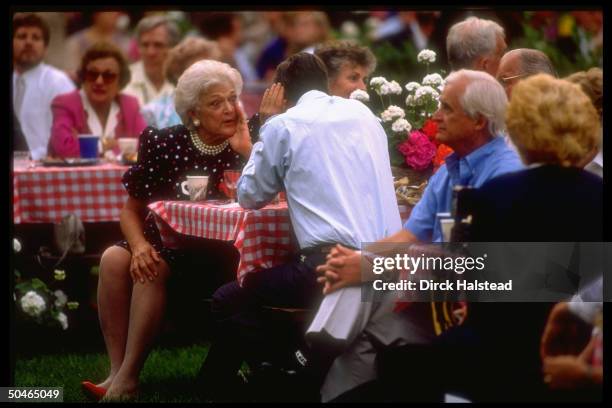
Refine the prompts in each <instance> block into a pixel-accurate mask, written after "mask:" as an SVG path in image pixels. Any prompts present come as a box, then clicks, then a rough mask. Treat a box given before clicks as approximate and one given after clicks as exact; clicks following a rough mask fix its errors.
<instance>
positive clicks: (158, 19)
mask: <svg viewBox="0 0 612 408" xmlns="http://www.w3.org/2000/svg"><path fill="white" fill-rule="evenodd" d="M161 25H163V26H165V27H166V32H167V33H168V46H169V47H174V46H175V45H176V44H178V42H179V41H180V39H181V32H180V31H179V28H178V26H177V25H176V23H175V22H174V21H173V20H172V19H170V18H169V17H167V16H163V15H154V16H149V17H145V18H143V19H142V20H140V21H139V22H138V24H137V25H136V29H135V33H136V38H137V39H138V40H140V36H141V35H142V34H144V33H146V32H149V31H151V30H153V29H154V28H157V27H159V26H161Z"/></svg>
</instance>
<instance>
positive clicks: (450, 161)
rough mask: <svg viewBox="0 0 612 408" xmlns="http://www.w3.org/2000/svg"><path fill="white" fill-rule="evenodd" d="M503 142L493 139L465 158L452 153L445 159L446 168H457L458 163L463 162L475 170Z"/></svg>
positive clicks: (496, 138) (500, 139) (499, 138)
mask: <svg viewBox="0 0 612 408" xmlns="http://www.w3.org/2000/svg"><path fill="white" fill-rule="evenodd" d="M504 143H505V141H504V139H503V138H502V137H497V136H496V137H493V138H492V139H491V140H490V141H489V142H487V143H485V144H484V145H482V146H480V147H479V148H478V149H476V150H474V151H472V152H471V153H469V154H468V155H466V156H463V157H461V158H460V157H459V156H458V155H457V153H452V154H450V155H449V156H448V157H447V158H446V166H447V167H448V168H449V169H451V168H455V167H456V166H458V164H459V162H460V161H462V160H463V161H464V162H466V163H467V164H468V166H469V167H470V168H471V169H475V168H477V167H478V166H479V165H480V164H481V163H484V162H485V160H486V159H487V157H489V155H491V154H493V153H494V152H495V151H497V150H498V149H499V148H500V147H501V145H502V144H504Z"/></svg>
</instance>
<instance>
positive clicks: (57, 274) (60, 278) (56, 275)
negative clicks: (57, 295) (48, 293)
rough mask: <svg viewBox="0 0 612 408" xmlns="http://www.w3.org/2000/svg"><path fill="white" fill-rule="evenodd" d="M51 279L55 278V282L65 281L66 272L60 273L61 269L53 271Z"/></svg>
mask: <svg viewBox="0 0 612 408" xmlns="http://www.w3.org/2000/svg"><path fill="white" fill-rule="evenodd" d="M53 277H54V278H55V280H58V281H63V280H64V279H66V272H65V271H62V270H61V269H56V270H54V271H53Z"/></svg>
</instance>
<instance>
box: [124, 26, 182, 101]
mask: <svg viewBox="0 0 612 408" xmlns="http://www.w3.org/2000/svg"><path fill="white" fill-rule="evenodd" d="M136 38H137V39H138V49H139V51H140V57H141V60H140V61H138V62H136V63H134V64H132V65H130V71H131V80H130V83H129V84H128V85H127V86H126V88H125V90H124V91H123V92H125V93H126V94H130V95H133V96H135V97H136V98H137V99H138V103H139V104H140V106H145V105H146V104H147V103H149V102H151V101H153V100H155V99H157V98H161V97H165V96H170V95H172V94H173V93H174V86H173V85H172V84H171V83H170V82H169V81H168V79H167V78H166V73H165V70H164V64H165V62H166V59H168V52H169V51H170V49H171V48H172V47H174V46H175V45H176V44H178V42H179V40H180V32H179V30H178V27H177V26H176V24H175V23H174V21H172V20H171V19H169V18H168V17H166V16H161V15H155V16H150V17H145V18H143V19H142V20H140V22H138V25H137V26H136Z"/></svg>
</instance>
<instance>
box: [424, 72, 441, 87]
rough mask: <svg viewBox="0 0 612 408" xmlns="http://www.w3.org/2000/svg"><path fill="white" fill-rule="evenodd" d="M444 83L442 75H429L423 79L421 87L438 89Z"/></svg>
mask: <svg viewBox="0 0 612 408" xmlns="http://www.w3.org/2000/svg"><path fill="white" fill-rule="evenodd" d="M443 82H444V79H442V75H440V74H429V75H426V76H425V78H423V85H429V86H435V87H439V86H441V85H442V83H443Z"/></svg>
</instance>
